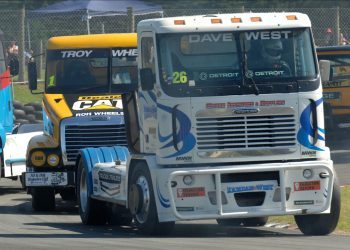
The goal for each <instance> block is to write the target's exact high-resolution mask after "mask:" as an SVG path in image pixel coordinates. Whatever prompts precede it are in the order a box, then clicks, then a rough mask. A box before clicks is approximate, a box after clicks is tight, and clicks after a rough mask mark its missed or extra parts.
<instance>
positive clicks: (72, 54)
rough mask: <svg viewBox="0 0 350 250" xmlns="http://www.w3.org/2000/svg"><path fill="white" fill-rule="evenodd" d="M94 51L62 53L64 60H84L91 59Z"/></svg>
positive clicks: (68, 51)
mask: <svg viewBox="0 0 350 250" xmlns="http://www.w3.org/2000/svg"><path fill="white" fill-rule="evenodd" d="M91 52H92V50H66V51H61V54H62V58H82V57H89V56H90V54H91Z"/></svg>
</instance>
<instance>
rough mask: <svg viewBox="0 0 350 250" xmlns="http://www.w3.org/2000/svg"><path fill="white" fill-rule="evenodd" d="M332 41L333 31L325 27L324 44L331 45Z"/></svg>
mask: <svg viewBox="0 0 350 250" xmlns="http://www.w3.org/2000/svg"><path fill="white" fill-rule="evenodd" d="M333 41H334V37H333V31H332V29H331V28H327V29H326V34H325V45H326V46H331V45H333Z"/></svg>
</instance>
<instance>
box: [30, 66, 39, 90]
mask: <svg viewBox="0 0 350 250" xmlns="http://www.w3.org/2000/svg"><path fill="white" fill-rule="evenodd" d="M37 78H38V77H37V72H36V63H35V62H34V61H31V62H29V63H28V83H29V89H30V90H31V91H33V90H36V89H37V88H38V79H37Z"/></svg>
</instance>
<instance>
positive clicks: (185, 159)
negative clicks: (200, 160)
mask: <svg viewBox="0 0 350 250" xmlns="http://www.w3.org/2000/svg"><path fill="white" fill-rule="evenodd" d="M176 161H192V156H178V157H176Z"/></svg>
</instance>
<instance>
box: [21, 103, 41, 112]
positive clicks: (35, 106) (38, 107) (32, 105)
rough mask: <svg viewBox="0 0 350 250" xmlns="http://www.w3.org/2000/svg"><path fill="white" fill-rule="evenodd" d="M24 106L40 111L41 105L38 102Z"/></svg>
mask: <svg viewBox="0 0 350 250" xmlns="http://www.w3.org/2000/svg"><path fill="white" fill-rule="evenodd" d="M24 106H31V107H33V108H34V109H35V110H36V111H41V108H42V107H41V103H40V102H30V103H27V104H25V105H24Z"/></svg>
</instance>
